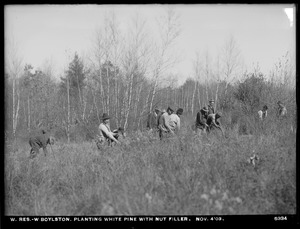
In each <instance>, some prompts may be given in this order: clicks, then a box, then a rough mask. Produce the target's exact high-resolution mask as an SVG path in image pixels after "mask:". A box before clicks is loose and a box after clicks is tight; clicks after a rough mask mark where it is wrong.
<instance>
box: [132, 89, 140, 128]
mask: <svg viewBox="0 0 300 229" xmlns="http://www.w3.org/2000/svg"><path fill="white" fill-rule="evenodd" d="M141 91H142V86H139V87H138V90H137V95H136V98H137V101H136V104H135V119H134V120H135V121H136V120H138V106H139V102H140V98H141ZM136 124H137V126H136V128H137V129H138V128H139V122H136Z"/></svg>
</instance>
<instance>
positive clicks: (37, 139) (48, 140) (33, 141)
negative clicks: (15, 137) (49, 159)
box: [29, 130, 54, 159]
mask: <svg viewBox="0 0 300 229" xmlns="http://www.w3.org/2000/svg"><path fill="white" fill-rule="evenodd" d="M48 144H49V145H50V144H51V145H53V144H54V138H52V137H51V136H50V135H49V133H47V132H46V131H45V130H41V131H40V132H39V133H37V134H35V135H34V136H32V137H30V138H29V145H30V147H31V150H30V156H29V158H30V159H33V158H35V157H36V156H37V154H38V153H39V151H40V148H43V151H44V155H45V156H47V154H48V151H47V145H48Z"/></svg>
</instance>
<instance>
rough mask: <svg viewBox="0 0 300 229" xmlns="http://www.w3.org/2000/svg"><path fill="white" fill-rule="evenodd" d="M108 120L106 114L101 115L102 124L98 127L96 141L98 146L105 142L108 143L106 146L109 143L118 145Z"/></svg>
mask: <svg viewBox="0 0 300 229" xmlns="http://www.w3.org/2000/svg"><path fill="white" fill-rule="evenodd" d="M109 119H110V117H109V116H108V114H107V113H103V115H102V117H101V120H102V122H101V123H100V125H99V141H98V144H100V145H103V144H104V142H106V141H107V142H108V145H110V143H111V142H116V143H120V142H119V141H118V140H117V139H116V138H115V135H117V133H113V132H111V130H110V126H109ZM98 144H97V145H98Z"/></svg>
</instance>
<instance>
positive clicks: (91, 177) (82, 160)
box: [5, 121, 296, 216]
mask: <svg viewBox="0 0 300 229" xmlns="http://www.w3.org/2000/svg"><path fill="white" fill-rule="evenodd" d="M225 124H226V122H225ZM190 126H191V121H185V122H184V123H183V128H182V131H181V133H180V135H178V136H176V137H175V138H170V139H166V140H164V141H160V140H159V139H158V136H155V137H153V136H151V135H147V134H145V133H141V132H136V133H132V134H129V135H131V136H129V137H130V139H131V140H130V141H129V140H126V139H125V140H124V142H123V144H121V145H118V146H115V147H112V148H105V149H103V150H101V151H99V150H98V149H97V147H96V145H95V143H93V142H82V143H70V144H66V143H63V142H59V141H57V142H56V144H55V145H53V146H52V148H53V151H51V148H50V147H49V146H48V155H47V157H45V156H44V155H43V153H42V150H41V152H40V154H39V155H38V157H36V158H35V159H33V160H30V159H29V158H28V156H29V151H30V147H29V144H28V143H27V142H19V143H18V148H17V149H16V150H15V151H14V152H12V151H11V150H9V148H8V147H7V150H6V151H5V207H6V208H5V209H6V212H5V214H6V215H28V216H31V215H40V216H50V215H51V216H55V215H65V216H68V215H90V216H92V215H245V214H247V215H252V214H255V215H257V214H295V213H296V131H295V129H291V125H289V124H286V123H284V121H278V122H277V121H276V122H273V121H270V122H269V123H268V122H266V123H265V124H264V125H259V126H258V127H257V128H256V129H255V130H256V131H252V133H251V134H247V135H245V134H243V133H242V131H241V128H242V127H241V126H239V125H237V126H229V125H227V126H226V125H224V127H225V136H222V134H220V133H219V132H212V133H210V134H209V135H197V134H196V133H194V132H193V131H192V130H191V127H190ZM254 153H255V154H257V155H258V156H259V158H260V159H259V161H258V163H257V164H256V165H255V166H253V165H252V164H249V163H248V162H247V159H248V158H249V157H250V156H252V155H253V154H254Z"/></svg>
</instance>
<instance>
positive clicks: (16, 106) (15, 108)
mask: <svg viewBox="0 0 300 229" xmlns="http://www.w3.org/2000/svg"><path fill="white" fill-rule="evenodd" d="M15 96H17V104H15V103H16V101H15ZM19 108H20V95H19V93H16V79H15V78H14V79H13V137H14V139H15V137H16V129H17V125H18V117H19Z"/></svg>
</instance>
